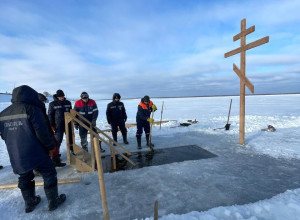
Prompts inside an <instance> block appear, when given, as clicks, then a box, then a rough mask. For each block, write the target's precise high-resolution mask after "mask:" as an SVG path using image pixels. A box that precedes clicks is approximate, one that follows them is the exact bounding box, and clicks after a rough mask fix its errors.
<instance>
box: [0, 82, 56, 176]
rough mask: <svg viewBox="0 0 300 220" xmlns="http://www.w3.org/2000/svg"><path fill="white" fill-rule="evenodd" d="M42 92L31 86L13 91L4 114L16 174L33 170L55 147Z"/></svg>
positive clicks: (2, 126)
mask: <svg viewBox="0 0 300 220" xmlns="http://www.w3.org/2000/svg"><path fill="white" fill-rule="evenodd" d="M43 107H44V106H43V103H42V102H41V101H40V100H39V99H38V93H37V92H36V91H35V90H34V89H32V88H31V87H29V86H26V85H25V86H20V87H17V88H15V89H14V90H13V94H12V104H11V105H10V106H8V107H7V108H6V109H4V110H3V111H2V112H1V113H0V135H1V138H2V139H3V140H4V141H5V144H6V147H7V151H8V154H9V158H10V162H11V166H12V168H13V171H14V173H16V174H22V173H26V172H28V171H30V170H33V169H34V168H36V167H37V166H38V165H40V164H41V163H42V162H43V161H44V160H45V159H47V158H49V155H48V152H49V150H52V149H53V148H54V147H55V142H54V140H53V139H52V136H51V134H50V132H49V130H48V129H47V125H46V122H45V120H44V116H43V112H42V108H43Z"/></svg>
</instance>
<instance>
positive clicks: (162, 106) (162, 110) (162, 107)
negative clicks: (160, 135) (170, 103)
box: [159, 101, 164, 129]
mask: <svg viewBox="0 0 300 220" xmlns="http://www.w3.org/2000/svg"><path fill="white" fill-rule="evenodd" d="M163 112H164V101H163V102H162V105H161V112H160V121H159V129H161V121H162V114H163Z"/></svg>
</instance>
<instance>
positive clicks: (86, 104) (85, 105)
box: [74, 92, 105, 153]
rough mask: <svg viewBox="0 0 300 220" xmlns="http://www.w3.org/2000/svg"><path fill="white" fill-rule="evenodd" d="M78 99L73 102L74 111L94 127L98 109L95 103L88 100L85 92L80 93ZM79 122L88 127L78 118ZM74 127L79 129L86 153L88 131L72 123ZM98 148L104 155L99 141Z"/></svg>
mask: <svg viewBox="0 0 300 220" xmlns="http://www.w3.org/2000/svg"><path fill="white" fill-rule="evenodd" d="M80 98H81V99H79V100H77V101H76V102H75V106H74V110H75V111H77V112H78V113H79V114H81V115H82V116H83V117H85V118H86V119H87V120H88V121H90V122H91V123H92V126H93V127H95V126H96V121H97V118H98V107H97V104H96V102H95V101H94V100H93V99H90V98H89V94H88V93H87V92H82V93H81V95H80ZM79 120H80V121H81V122H82V123H84V124H85V125H87V126H88V127H89V125H88V124H87V123H86V122H85V121H84V120H82V119H80V118H79ZM74 126H75V129H76V130H78V129H79V136H80V140H81V146H82V149H84V150H86V151H88V141H87V133H88V131H87V130H86V129H85V128H84V127H82V126H80V125H79V124H78V123H76V122H74ZM93 130H94V131H95V132H96V133H97V134H98V132H97V130H96V129H95V128H93ZM99 146H100V150H101V152H102V153H104V152H105V150H104V149H102V147H101V141H100V140H99Z"/></svg>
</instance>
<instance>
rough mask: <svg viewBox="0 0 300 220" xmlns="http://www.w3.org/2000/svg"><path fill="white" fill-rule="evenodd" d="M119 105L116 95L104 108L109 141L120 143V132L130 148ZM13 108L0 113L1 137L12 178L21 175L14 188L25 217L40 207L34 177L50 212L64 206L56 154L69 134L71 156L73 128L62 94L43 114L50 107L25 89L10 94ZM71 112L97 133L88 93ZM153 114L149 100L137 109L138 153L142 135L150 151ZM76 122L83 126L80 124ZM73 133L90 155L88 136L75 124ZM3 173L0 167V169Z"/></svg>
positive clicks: (93, 105)
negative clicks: (40, 181)
mask: <svg viewBox="0 0 300 220" xmlns="http://www.w3.org/2000/svg"><path fill="white" fill-rule="evenodd" d="M120 100H121V95H120V94H119V93H114V94H113V98H112V102H110V103H109V104H108V105H107V109H106V118H107V122H108V124H110V126H111V131H112V137H113V140H114V141H115V142H117V141H118V138H117V133H118V131H119V130H120V131H121V133H122V137H123V143H124V144H129V142H128V140H127V129H126V126H125V122H126V120H127V114H126V109H125V106H124V103H123V102H121V101H120ZM11 102H12V104H11V105H10V106H8V107H7V108H6V109H4V110H3V111H2V112H1V113H0V135H1V138H2V139H3V140H4V141H5V144H6V146H7V151H8V154H9V158H10V162H11V166H12V168H13V172H14V173H15V174H18V175H19V178H18V187H19V189H20V190H21V194H22V196H23V199H24V202H25V212H26V213H28V212H32V211H33V210H34V208H35V207H36V205H38V204H39V203H40V201H41V197H40V196H38V195H36V194H35V181H34V177H35V175H37V174H39V175H41V176H42V178H43V180H44V190H45V194H46V197H47V200H48V209H49V211H53V210H55V209H56V208H57V207H58V206H59V205H61V204H62V203H63V202H64V201H65V200H66V195H65V194H60V195H59V194H58V187H57V172H56V169H55V167H62V166H65V165H66V164H65V163H63V162H62V161H61V154H60V145H61V143H62V140H63V136H64V133H65V130H66V129H69V131H70V132H69V134H70V137H69V140H70V142H69V144H70V151H71V153H73V154H74V152H73V142H72V141H73V138H72V137H71V135H72V132H71V125H70V124H69V127H68V128H66V127H65V118H64V114H65V112H70V110H71V109H72V104H71V102H70V101H69V100H67V99H66V98H65V94H64V92H63V91H62V90H61V89H59V90H57V91H56V94H54V95H53V101H52V102H50V103H49V108H48V114H47V111H46V105H45V103H47V102H48V99H47V97H45V96H44V95H43V94H41V93H38V92H37V91H35V90H34V89H32V88H31V87H29V86H27V85H23V86H19V87H17V88H15V89H14V90H13V93H12V100H11ZM74 110H75V111H77V112H78V113H79V114H80V115H82V116H83V117H84V118H85V119H87V120H88V121H89V122H90V123H91V124H92V126H93V130H94V131H95V132H96V133H97V130H96V129H95V127H96V121H97V118H98V107H97V104H96V102H95V100H93V99H91V98H90V97H89V94H88V93H87V92H82V93H81V95H80V99H79V100H78V101H76V102H75V105H74ZM156 110H157V108H156V106H155V105H154V104H153V102H152V101H151V100H150V97H149V96H147V95H146V96H144V97H143V98H142V99H141V102H140V103H139V104H138V111H137V114H136V122H137V132H136V139H137V148H138V149H141V148H142V144H141V137H142V134H143V130H144V132H145V136H146V143H147V146H149V147H150V146H151V147H153V146H154V144H153V143H151V141H150V138H149V135H150V123H153V118H151V117H150V115H151V112H154V111H156ZM80 120H81V122H82V123H83V124H85V125H87V123H86V122H85V121H84V120H82V119H80ZM74 127H75V129H77V130H79V136H80V140H81V146H82V148H83V149H84V150H86V151H88V141H87V133H88V131H87V130H86V129H85V128H84V127H83V126H80V124H79V123H76V122H74ZM99 146H100V150H101V152H105V150H104V149H103V148H102V146H101V141H100V140H99ZM2 168H3V167H2V166H1V165H0V169H2Z"/></svg>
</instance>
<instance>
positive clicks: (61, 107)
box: [48, 95, 72, 130]
mask: <svg viewBox="0 0 300 220" xmlns="http://www.w3.org/2000/svg"><path fill="white" fill-rule="evenodd" d="M53 99H54V101H53V102H51V103H50V104H49V109H48V118H49V121H50V125H51V126H53V127H54V128H55V130H65V112H70V109H72V104H71V102H70V101H69V100H67V99H65V100H63V101H60V100H58V99H57V97H56V95H54V96H53Z"/></svg>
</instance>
